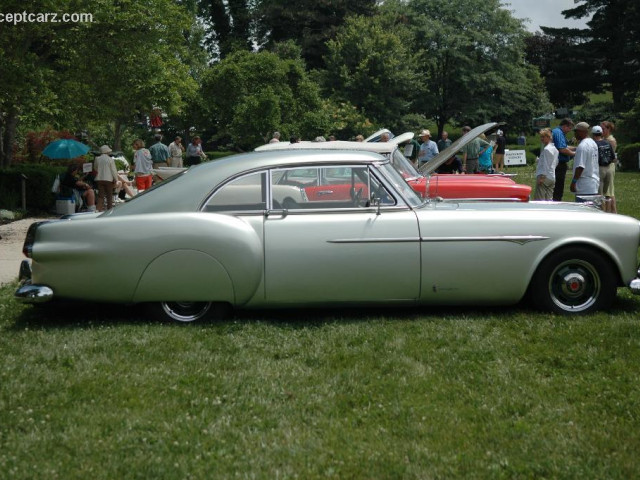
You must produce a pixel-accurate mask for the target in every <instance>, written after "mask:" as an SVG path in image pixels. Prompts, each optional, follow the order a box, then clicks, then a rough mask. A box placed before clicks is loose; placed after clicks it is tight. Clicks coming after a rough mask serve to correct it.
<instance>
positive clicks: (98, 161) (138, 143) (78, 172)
mask: <svg viewBox="0 0 640 480" xmlns="http://www.w3.org/2000/svg"><path fill="white" fill-rule="evenodd" d="M154 139H155V142H154V144H153V145H151V146H150V147H149V148H146V147H145V142H144V140H142V139H140V138H138V139H136V140H134V141H133V143H132V145H131V146H132V148H133V151H134V155H133V168H132V171H131V172H130V171H129V165H128V163H127V164H126V165H125V169H124V170H117V167H116V164H115V160H114V158H113V156H112V155H111V154H112V153H113V152H112V150H111V148H110V147H109V146H108V145H103V146H101V147H100V151H99V155H97V156H96V157H95V159H94V161H93V165H92V167H91V170H90V171H84V168H83V164H81V163H76V162H73V163H71V164H70V165H69V166H68V168H67V171H66V172H65V173H64V175H63V176H62V178H61V179H60V187H59V192H58V193H59V195H60V197H61V198H68V199H73V202H74V203H75V205H76V206H77V207H76V209H81V208H82V209H84V210H86V211H89V212H94V211H98V212H103V211H105V210H109V209H111V208H113V205H114V203H116V202H117V201H119V200H118V199H124V198H126V197H127V196H128V197H133V196H134V195H136V193H139V192H142V191H144V190H147V189H148V188H150V187H151V186H152V184H153V182H154V170H155V169H159V168H163V167H173V168H183V167H184V164H185V161H184V160H183V158H184V156H186V164H187V165H196V164H198V163H200V162H202V161H203V160H206V158H207V157H206V155H205V153H204V151H203V150H202V139H201V138H200V137H199V136H195V137H193V138H192V140H191V143H190V144H189V145H188V146H187V147H186V148H185V147H184V146H183V145H182V138H181V137H180V136H177V137H175V138H174V140H173V142H171V143H170V144H169V146H167V145H165V144H164V143H162V139H163V136H162V135H161V134H156V135H155V137H154ZM129 174H132V175H133V180H130V179H129ZM134 186H135V190H134Z"/></svg>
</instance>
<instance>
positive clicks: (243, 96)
mask: <svg viewBox="0 0 640 480" xmlns="http://www.w3.org/2000/svg"><path fill="white" fill-rule="evenodd" d="M202 98H203V99H204V108H205V110H206V111H207V112H208V114H209V121H210V123H211V124H213V125H215V127H216V128H217V131H218V132H219V133H218V135H219V137H222V136H225V135H226V136H228V137H230V138H231V139H232V141H233V143H234V144H235V145H236V146H238V147H239V148H241V149H251V148H254V147H255V146H257V145H259V144H261V143H264V142H265V141H266V140H267V139H268V138H269V135H270V134H271V133H272V132H273V131H275V130H278V131H280V132H282V133H283V134H284V135H293V134H296V135H301V134H302V135H309V134H311V135H313V136H315V135H319V134H320V133H321V132H318V130H315V131H316V132H317V133H315V134H314V133H313V132H311V131H310V130H311V127H312V126H313V127H314V128H316V129H320V128H322V129H323V130H324V128H326V120H323V115H322V102H321V97H320V89H319V86H318V85H317V84H316V83H314V82H312V81H311V80H310V79H309V77H308V75H307V72H306V71H305V69H304V63H303V62H302V60H300V59H282V58H280V57H279V56H278V55H276V54H275V53H271V52H266V51H263V52H257V53H256V52H247V51H236V52H234V53H232V54H231V55H229V56H228V57H227V58H225V59H224V60H222V61H221V62H220V63H218V64H215V65H213V66H212V67H211V68H210V69H209V71H208V72H206V73H205V76H204V80H203V87H202Z"/></svg>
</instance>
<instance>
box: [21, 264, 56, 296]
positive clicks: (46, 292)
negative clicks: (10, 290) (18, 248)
mask: <svg viewBox="0 0 640 480" xmlns="http://www.w3.org/2000/svg"><path fill="white" fill-rule="evenodd" d="M18 278H19V280H20V286H19V287H18V290H16V293H14V294H13V296H14V298H15V299H16V300H17V301H18V302H20V303H45V302H48V301H50V300H52V299H53V290H52V289H51V287H48V286H46V285H34V284H32V283H31V265H30V264H29V261H28V260H23V261H22V263H21V264H20V273H19V277H18Z"/></svg>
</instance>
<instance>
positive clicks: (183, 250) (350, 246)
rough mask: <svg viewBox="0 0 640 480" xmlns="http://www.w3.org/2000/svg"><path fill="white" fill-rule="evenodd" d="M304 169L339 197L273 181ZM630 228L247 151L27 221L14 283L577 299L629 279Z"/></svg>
mask: <svg viewBox="0 0 640 480" xmlns="http://www.w3.org/2000/svg"><path fill="white" fill-rule="evenodd" d="M304 169H311V170H320V171H321V172H320V176H321V177H322V178H328V179H331V178H335V179H337V180H339V181H340V182H342V183H341V184H344V183H345V181H347V179H348V182H349V192H348V198H347V199H327V198H326V197H324V196H322V195H316V196H315V197H312V196H310V195H308V194H307V193H306V192H304V188H303V187H299V186H296V185H283V184H281V183H279V181H280V180H281V179H282V178H283V177H285V176H289V175H293V176H294V177H295V175H296V174H298V175H299V174H301V173H303V172H300V171H301V170H304ZM283 187H285V188H283ZM365 188H366V192H367V193H366V194H365V193H364V192H365ZM639 242H640V223H639V222H638V220H636V219H633V218H630V217H625V216H622V215H611V214H606V213H603V212H601V211H598V210H595V209H593V208H591V207H588V206H584V205H580V204H569V203H556V204H548V203H538V202H529V203H522V202H476V201H474V202H465V201H457V202H440V201H432V200H429V199H424V198H423V197H422V196H420V195H419V194H417V193H416V192H415V191H414V190H413V189H411V188H410V187H409V186H408V184H407V183H406V182H405V181H404V179H403V178H402V176H401V175H400V174H399V173H398V171H397V170H396V169H395V168H394V167H393V165H392V164H391V161H390V159H389V158H387V157H384V156H382V155H378V154H376V153H372V152H363V151H355V150H289V151H270V152H253V153H249V154H243V155H237V156H233V157H227V158H225V159H222V160H219V161H216V162H211V163H204V164H201V165H198V166H195V167H191V168H189V169H188V170H186V171H185V172H182V173H180V174H177V175H174V176H173V177H171V178H170V179H169V180H166V181H164V182H161V183H159V184H158V185H156V186H154V187H152V188H151V189H149V190H147V191H145V192H144V193H142V194H140V195H138V196H137V197H134V198H133V199H131V200H129V201H127V202H126V203H123V204H120V205H119V206H116V207H115V208H114V209H113V210H111V211H108V212H105V213H102V214H99V213H93V214H76V215H69V216H66V217H63V218H62V219H59V220H54V221H47V222H38V223H34V224H33V225H31V227H30V228H29V231H28V233H27V236H26V239H25V242H24V252H25V254H26V256H27V257H28V258H29V259H30V260H25V261H23V264H22V266H21V271H20V278H21V285H20V287H19V288H18V290H17V291H16V294H15V296H16V298H17V299H18V300H20V301H22V302H26V303H38V302H46V301H49V300H52V299H80V300H85V301H96V302H118V303H123V304H132V303H145V304H148V306H149V309H150V311H151V312H152V313H153V314H154V315H156V316H159V317H162V318H169V319H173V320H178V321H183V322H188V321H193V320H197V319H200V318H203V317H206V316H209V315H212V316H215V315H221V313H222V312H224V311H228V310H229V306H231V307H235V308H264V307H268V306H278V307H283V306H297V307H300V306H310V305H315V306H318V305H323V306H338V305H376V304H378V305H379V304H384V305H398V306H400V305H509V304H514V303H517V302H518V301H520V300H521V299H522V298H523V297H525V295H526V294H527V293H529V294H530V295H531V298H532V299H533V301H534V302H535V304H536V305H538V306H539V307H541V308H543V309H546V310H550V311H554V312H560V313H567V314H572V313H585V312H590V311H592V310H596V309H603V308H607V307H608V306H609V305H610V304H611V303H612V302H613V300H614V299H615V297H616V288H617V287H618V286H629V287H631V289H632V290H633V291H634V292H635V293H639V292H640V279H638V278H637V263H636V260H637V258H636V255H637V251H638V245H639ZM123 265H126V268H124V269H123V268H122V266H123ZM114 279H118V281H114Z"/></svg>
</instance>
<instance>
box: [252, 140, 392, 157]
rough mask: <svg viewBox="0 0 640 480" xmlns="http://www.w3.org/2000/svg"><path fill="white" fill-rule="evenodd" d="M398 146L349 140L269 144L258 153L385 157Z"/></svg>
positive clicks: (390, 143) (259, 148)
mask: <svg viewBox="0 0 640 480" xmlns="http://www.w3.org/2000/svg"><path fill="white" fill-rule="evenodd" d="M396 147H397V145H396V143H395V142H382V143H380V142H352V141H347V140H335V141H332V142H308V141H307V142H298V143H284V142H280V143H268V144H266V145H261V146H259V147H258V148H256V150H255V151H256V152H268V151H287V150H355V151H361V152H365V151H366V152H374V153H379V154H380V155H385V154H389V153H391V152H393V151H394V150H395V149H396Z"/></svg>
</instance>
